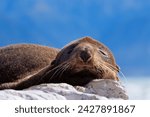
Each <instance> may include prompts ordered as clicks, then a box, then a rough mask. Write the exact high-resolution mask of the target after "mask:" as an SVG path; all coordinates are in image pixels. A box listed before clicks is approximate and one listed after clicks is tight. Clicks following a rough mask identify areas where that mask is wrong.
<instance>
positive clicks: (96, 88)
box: [0, 79, 128, 100]
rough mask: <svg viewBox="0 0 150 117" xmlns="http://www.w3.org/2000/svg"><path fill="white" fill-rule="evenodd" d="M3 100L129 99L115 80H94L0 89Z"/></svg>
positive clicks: (0, 97) (0, 96)
mask: <svg viewBox="0 0 150 117" xmlns="http://www.w3.org/2000/svg"><path fill="white" fill-rule="evenodd" d="M0 99H1V100H107V99H124V100H126V99H128V95H127V93H126V90H125V88H124V87H123V86H122V84H121V83H120V82H117V81H113V80H106V79H105V80H104V79H100V80H94V81H92V82H90V83H89V84H87V85H86V86H85V87H81V86H76V87H73V86H71V85H68V84H65V83H60V84H52V83H51V84H41V85H37V86H33V87H30V88H28V89H25V90H20V91H17V90H12V89H6V90H1V91H0Z"/></svg>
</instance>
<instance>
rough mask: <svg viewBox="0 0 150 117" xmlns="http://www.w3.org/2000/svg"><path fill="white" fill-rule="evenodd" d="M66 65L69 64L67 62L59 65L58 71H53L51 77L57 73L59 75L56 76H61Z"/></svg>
mask: <svg viewBox="0 0 150 117" xmlns="http://www.w3.org/2000/svg"><path fill="white" fill-rule="evenodd" d="M66 65H67V63H63V65H60V66H59V67H57V69H56V71H55V72H54V73H53V75H52V76H51V77H50V79H52V78H53V77H54V76H55V75H56V73H57V75H56V76H55V77H57V76H60V75H59V74H60V73H61V71H62V70H63V68H64V67H65V66H66ZM50 79H49V80H50Z"/></svg>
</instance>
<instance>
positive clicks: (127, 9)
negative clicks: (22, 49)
mask: <svg viewBox="0 0 150 117" xmlns="http://www.w3.org/2000/svg"><path fill="white" fill-rule="evenodd" d="M83 36H91V37H93V38H94V39H97V40H99V41H101V42H102V43H104V44H105V45H107V46H108V47H109V48H110V49H111V50H112V52H113V53H114V55H115V58H116V61H117V64H118V65H119V66H120V68H121V71H122V72H123V74H124V75H125V77H126V80H125V78H124V77H123V75H122V74H120V77H122V78H121V79H122V80H125V85H126V87H127V91H128V92H129V95H130V99H150V94H148V93H149V92H150V61H149V60H150V39H149V38H150V1H149V0H24V1H23V0H0V47H2V46H6V45H9V44H16V43H36V44H41V45H47V46H52V47H57V48H62V47H63V46H64V45H65V44H67V43H69V42H70V41H72V40H75V39H77V38H81V37H83ZM131 89H132V90H131Z"/></svg>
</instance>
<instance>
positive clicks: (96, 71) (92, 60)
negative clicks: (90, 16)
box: [50, 37, 119, 85]
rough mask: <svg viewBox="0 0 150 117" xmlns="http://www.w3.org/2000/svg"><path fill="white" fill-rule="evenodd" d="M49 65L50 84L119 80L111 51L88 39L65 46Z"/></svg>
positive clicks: (79, 83) (81, 83)
mask: <svg viewBox="0 0 150 117" xmlns="http://www.w3.org/2000/svg"><path fill="white" fill-rule="evenodd" d="M51 64H52V66H53V69H52V70H51V71H52V76H51V78H50V79H51V80H52V82H58V81H59V82H65V83H69V84H71V85H85V84H87V83H89V82H90V81H91V80H93V79H113V80H119V79H118V77H117V73H118V71H119V68H118V66H117V65H116V62H115V59H114V57H113V54H112V53H111V51H110V50H109V49H108V48H107V47H106V46H105V45H104V44H102V43H100V42H98V41H96V40H94V39H92V38H90V37H83V38H81V39H79V40H76V41H73V42H71V43H70V44H68V45H66V46H65V47H64V48H63V49H62V50H61V51H60V52H59V53H58V55H57V56H56V59H55V60H54V61H53V62H52V63H51Z"/></svg>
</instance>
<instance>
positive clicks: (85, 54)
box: [80, 50, 91, 63]
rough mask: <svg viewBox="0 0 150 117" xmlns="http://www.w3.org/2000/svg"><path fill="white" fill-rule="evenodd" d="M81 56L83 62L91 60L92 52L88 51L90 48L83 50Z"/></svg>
mask: <svg viewBox="0 0 150 117" xmlns="http://www.w3.org/2000/svg"><path fill="white" fill-rule="evenodd" d="M80 58H81V59H82V61H83V62H85V63H86V62H87V61H90V60H91V54H90V52H88V50H83V51H81V53H80Z"/></svg>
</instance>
